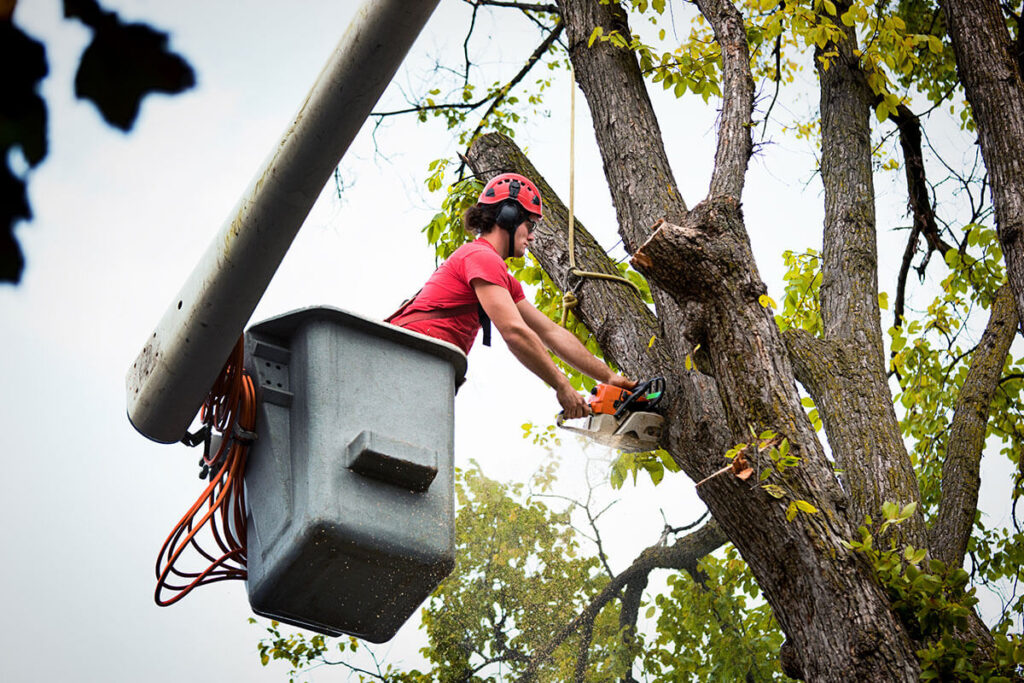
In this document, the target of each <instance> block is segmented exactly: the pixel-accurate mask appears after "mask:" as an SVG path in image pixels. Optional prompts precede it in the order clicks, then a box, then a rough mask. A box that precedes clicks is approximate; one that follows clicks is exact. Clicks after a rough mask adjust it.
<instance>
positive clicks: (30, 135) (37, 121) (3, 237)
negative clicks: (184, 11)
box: [0, 0, 195, 284]
mask: <svg viewBox="0 0 1024 683" xmlns="http://www.w3.org/2000/svg"><path fill="white" fill-rule="evenodd" d="M16 4H17V3H16V2H12V3H9V5H10V9H9V10H7V15H6V16H2V15H0V50H2V56H3V62H4V64H7V65H17V68H6V69H4V72H3V76H2V77H0V92H3V94H4V96H3V99H2V102H0V156H2V157H3V165H2V167H0V282H10V283H14V284H17V283H18V282H19V281H20V280H21V273H22V270H23V269H24V266H25V258H24V255H23V254H22V251H21V246H20V245H19V244H18V240H17V238H16V237H15V235H14V228H15V226H16V224H17V223H18V222H19V221H23V220H29V219H31V218H32V209H31V207H30V206H29V201H28V192H27V179H26V176H27V169H31V168H34V167H36V166H38V165H39V164H40V163H42V161H43V160H44V159H45V158H46V155H47V152H48V145H47V132H46V131H47V126H48V116H47V108H46V102H45V100H43V98H42V97H41V96H40V95H39V92H38V90H39V86H40V84H41V83H42V81H43V79H45V78H46V75H47V73H48V72H49V66H48V64H47V61H46V47H45V46H44V45H43V44H42V43H40V42H39V41H37V40H35V39H34V38H32V37H31V36H29V35H28V34H26V33H25V32H24V31H22V30H21V29H19V28H18V27H17V26H16V25H15V23H14V18H13V16H12V15H13V12H14V8H15V5H16ZM64 16H65V18H67V19H75V20H77V21H79V22H81V23H82V24H83V25H85V26H86V27H88V28H89V29H90V30H91V31H92V41H91V42H90V43H89V45H88V46H87V47H86V48H85V51H84V52H83V53H82V56H81V59H80V61H79V65H78V71H77V73H76V74H75V96H76V97H78V98H79V99H84V100H88V101H90V102H92V103H93V104H94V105H96V108H97V109H98V110H99V112H100V115H101V116H102V117H103V120H104V121H105V122H106V123H107V124H109V125H111V126H113V127H115V128H117V129H119V130H122V131H124V132H128V131H130V130H131V128H132V126H134V125H135V121H136V119H137V117H138V115H139V108H140V106H141V104H142V99H143V98H144V97H145V96H146V95H148V94H150V93H155V92H163V93H169V94H176V93H180V92H183V91H185V90H188V89H189V88H191V87H192V86H193V85H195V74H194V73H193V71H192V67H191V66H189V64H188V62H186V61H185V60H184V59H183V58H182V57H180V56H179V55H177V54H175V53H173V52H171V51H170V50H168V47H167V43H168V36H167V34H166V33H164V32H162V31H159V30H157V29H154V28H153V27H151V26H149V25H147V24H140V23H134V24H128V23H125V22H123V21H122V20H121V19H120V17H118V15H117V14H116V13H115V12H110V11H106V10H104V9H103V8H102V7H101V6H100V5H99V3H98V2H96V0H64ZM15 151H17V152H18V154H19V155H20V161H21V163H20V164H19V163H18V162H17V161H16V160H15V159H16V158H15V157H14V152H15ZM22 167H26V168H25V170H22Z"/></svg>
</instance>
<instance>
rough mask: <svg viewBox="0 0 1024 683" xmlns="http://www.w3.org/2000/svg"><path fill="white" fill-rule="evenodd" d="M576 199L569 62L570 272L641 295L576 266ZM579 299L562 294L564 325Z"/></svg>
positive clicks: (573, 81) (572, 74)
mask: <svg viewBox="0 0 1024 683" xmlns="http://www.w3.org/2000/svg"><path fill="white" fill-rule="evenodd" d="M575 200H576V72H575V70H574V69H573V68H572V63H570V64H569V272H570V273H571V274H572V275H576V276H577V277H589V278H594V279H596V280H615V281H617V282H623V283H625V284H627V285H629V286H630V287H632V288H633V289H635V290H636V293H637V294H639V295H640V296H641V297H642V296H643V293H642V292H641V291H640V288H639V287H637V286H636V284H635V283H634V282H632V281H630V280H627V279H626V278H624V277H620V276H618V275H609V274H608V273H595V272H593V271H589V270H580V269H578V268H577V267H576V242H575V227H576V212H575V211H574V206H575ZM578 303H579V299H578V298H576V295H575V294H573V293H572V292H571V291H569V292H566V293H565V294H563V295H562V323H561V324H562V327H565V325H566V321H567V320H568V318H569V309H571V308H575V307H576V305H577V304H578Z"/></svg>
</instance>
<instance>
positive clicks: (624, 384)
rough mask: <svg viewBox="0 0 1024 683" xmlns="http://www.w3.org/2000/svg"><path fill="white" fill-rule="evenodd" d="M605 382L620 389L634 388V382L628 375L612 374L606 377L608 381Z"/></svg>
mask: <svg viewBox="0 0 1024 683" xmlns="http://www.w3.org/2000/svg"><path fill="white" fill-rule="evenodd" d="M605 384H611V385H612V386H613V387H618V388H620V389H635V388H636V382H634V381H633V380H631V379H629V378H628V377H623V376H622V375H612V376H611V377H610V378H608V381H607V382H605Z"/></svg>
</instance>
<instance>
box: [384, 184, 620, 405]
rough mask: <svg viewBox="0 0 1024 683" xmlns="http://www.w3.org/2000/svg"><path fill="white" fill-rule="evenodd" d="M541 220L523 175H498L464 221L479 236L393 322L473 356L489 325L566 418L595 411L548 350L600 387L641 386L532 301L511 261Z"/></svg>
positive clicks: (486, 337)
mask: <svg viewBox="0 0 1024 683" xmlns="http://www.w3.org/2000/svg"><path fill="white" fill-rule="evenodd" d="M542 216H543V206H542V204H541V198H540V192H538V191H537V187H536V186H535V185H534V184H533V183H532V182H530V180H528V179H527V178H526V177H525V176H521V175H519V174H517V173H503V174H501V175H498V176H495V177H494V178H493V179H492V180H491V181H490V182H489V183H487V185H486V187H484V189H483V192H481V193H480V197H479V199H477V203H476V204H474V205H473V206H472V207H470V208H469V209H468V210H467V211H466V213H465V215H464V216H463V221H464V223H465V227H466V230H467V231H471V232H474V233H476V234H477V235H479V237H478V239H477V240H475V241H473V242H470V243H469V244H464V245H463V246H461V247H459V248H458V249H456V250H455V253H454V254H452V255H451V257H449V258H448V260H447V261H445V262H444V263H443V264H441V267H440V268H438V269H437V270H436V271H435V272H434V274H433V275H431V276H430V279H428V280H427V283H426V284H425V285H424V286H423V289H421V290H420V291H419V292H418V293H417V294H416V296H415V297H413V299H412V300H411V301H409V302H408V303H407V304H405V305H404V306H403V307H402V308H400V309H399V310H398V311H397V312H396V313H395V314H393V315H392V316H391V317H389V318H388V322H390V323H392V324H394V325H398V326H399V327H404V328H407V329H409V330H412V331H414V332H419V333H421V334H426V335H428V336H431V337H435V338H437V339H441V340H443V341H446V342H450V343H452V344H454V345H455V346H458V347H459V348H460V349H462V350H463V351H464V352H465V353H467V354H468V353H469V349H470V347H472V346H473V341H474V340H475V339H476V334H477V331H478V330H480V328H481V326H483V329H484V344H486V345H489V344H490V323H492V322H493V323H494V326H495V327H497V328H498V332H499V333H500V334H501V338H502V339H504V340H505V344H506V345H508V348H509V349H510V350H511V351H512V353H513V354H514V355H515V357H516V358H517V359H519V362H521V363H522V364H523V365H525V366H526V367H527V368H528V369H529V370H530V371H531V372H533V373H534V374H535V375H537V376H538V377H540V378H541V379H542V380H544V381H545V382H547V384H548V385H549V386H551V387H554V389H555V392H556V394H557V396H558V402H559V403H560V404H561V406H562V411H563V412H564V414H565V418H566V419H572V418H577V417H584V416H586V415H588V414H589V413H590V407H589V406H588V404H587V400H586V398H585V397H584V396H583V395H581V394H579V393H577V392H576V390H575V389H573V388H572V385H571V384H570V383H569V379H568V378H567V377H566V376H565V375H564V374H562V372H561V371H559V370H558V368H557V367H556V366H555V364H554V363H553V362H552V361H551V358H550V356H548V353H547V349H550V350H551V351H552V352H553V353H554V354H555V355H557V356H558V357H559V358H561V359H562V360H564V361H565V362H566V363H568V364H569V365H571V366H573V367H574V368H576V369H577V370H579V371H580V372H582V373H583V374H585V375H587V376H589V377H592V378H593V379H595V380H597V381H598V382H602V383H605V384H612V385H615V386H618V387H622V388H623V389H632V388H633V387H634V386H636V382H633V381H632V380H629V379H627V378H625V377H622V376H621V375H618V374H616V373H615V372H613V371H612V370H611V369H610V368H609V367H608V366H607V365H605V364H604V363H603V362H602V361H600V360H599V359H598V358H596V357H595V356H594V355H592V354H591V353H590V352H589V351H587V349H586V347H584V346H583V344H581V343H580V341H579V340H578V339H577V338H576V336H575V335H574V334H572V333H571V332H569V331H568V330H566V329H565V328H563V327H561V326H559V325H557V324H556V323H555V322H553V321H552V320H551V319H549V318H548V317H547V316H546V315H544V314H543V313H541V312H540V311H538V310H537V308H536V307H535V306H534V305H533V304H531V303H530V302H529V301H527V300H526V296H525V295H524V294H523V287H522V285H520V284H519V282H518V281H517V280H516V279H515V278H514V277H512V274H511V273H509V271H508V266H507V265H506V264H505V260H504V259H506V258H512V257H521V256H523V255H524V254H526V249H527V247H529V245H530V242H532V241H533V232H534V228H535V226H536V221H537V220H539V219H540V218H541V217H542Z"/></svg>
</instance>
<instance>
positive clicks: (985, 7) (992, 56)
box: [939, 0, 1024, 315]
mask: <svg viewBox="0 0 1024 683" xmlns="http://www.w3.org/2000/svg"><path fill="white" fill-rule="evenodd" d="M939 4H940V5H941V6H942V10H943V12H945V14H946V26H947V30H948V31H949V37H950V40H951V41H952V43H953V52H954V54H955V55H956V66H957V72H958V74H959V76H960V81H961V83H963V86H964V91H965V92H966V93H967V99H968V101H969V102H970V103H971V112H972V113H973V114H974V120H975V122H976V124H977V127H978V134H979V140H980V143H981V153H982V156H983V157H984V159H985V167H986V169H987V170H988V173H989V177H990V179H991V183H992V205H993V208H994V209H995V216H996V226H997V228H998V232H999V241H1000V244H1001V246H1002V248H1003V254H1004V256H1005V258H1006V271H1007V279H1008V281H1009V283H1010V287H1011V288H1012V289H1013V293H1014V299H1015V301H1016V303H1017V312H1018V315H1021V312H1022V311H1024V174H1022V173H1021V169H1022V168H1024V83H1022V81H1021V72H1020V68H1019V66H1018V62H1017V59H1016V55H1015V54H1014V52H1013V47H1012V44H1011V41H1010V35H1009V31H1008V30H1007V27H1006V19H1005V18H1004V17H1003V14H1002V11H1001V10H1000V8H999V3H998V2H997V0H940V2H939Z"/></svg>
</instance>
